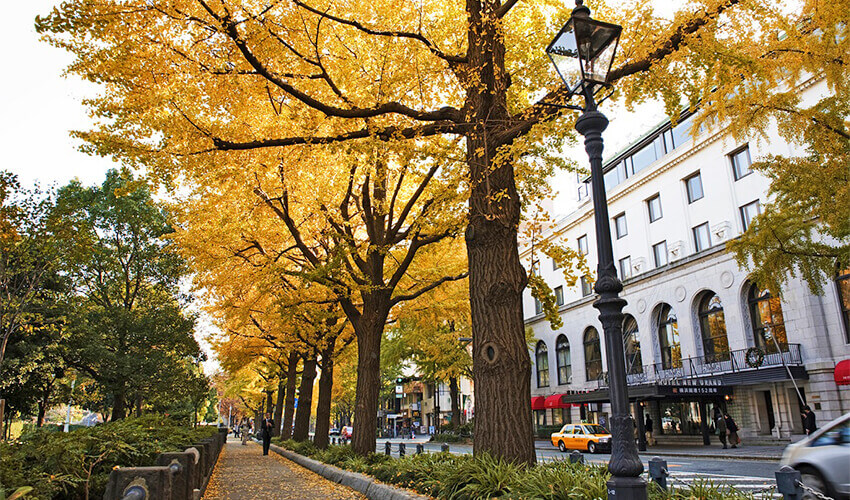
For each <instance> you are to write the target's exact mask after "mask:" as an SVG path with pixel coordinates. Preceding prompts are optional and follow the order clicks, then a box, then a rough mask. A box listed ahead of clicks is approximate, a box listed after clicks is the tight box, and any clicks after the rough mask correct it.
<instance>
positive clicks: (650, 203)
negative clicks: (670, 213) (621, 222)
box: [646, 195, 663, 222]
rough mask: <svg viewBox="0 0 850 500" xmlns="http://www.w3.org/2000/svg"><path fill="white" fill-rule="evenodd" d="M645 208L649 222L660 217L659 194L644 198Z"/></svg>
mask: <svg viewBox="0 0 850 500" xmlns="http://www.w3.org/2000/svg"><path fill="white" fill-rule="evenodd" d="M646 209H647V211H648V212H649V222H655V221H657V220H658V219H660V218H661V217H662V215H663V214H662V213H661V195H655V196H653V197H652V198H650V199H648V200H646Z"/></svg>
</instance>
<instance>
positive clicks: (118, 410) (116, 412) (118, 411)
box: [112, 389, 124, 422]
mask: <svg viewBox="0 0 850 500" xmlns="http://www.w3.org/2000/svg"><path fill="white" fill-rule="evenodd" d="M122 418H124V389H121V390H120V391H116V393H115V395H114V400H113V401H112V421H113V422H115V421H116V420H121V419H122Z"/></svg>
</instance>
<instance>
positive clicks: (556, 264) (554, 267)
mask: <svg viewBox="0 0 850 500" xmlns="http://www.w3.org/2000/svg"><path fill="white" fill-rule="evenodd" d="M560 268H561V266H559V265H558V261H557V260H555V259H552V270H553V271H557V270H558V269H560Z"/></svg>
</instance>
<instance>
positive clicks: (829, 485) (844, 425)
mask: <svg viewBox="0 0 850 500" xmlns="http://www.w3.org/2000/svg"><path fill="white" fill-rule="evenodd" d="M779 465H780V466H782V465H790V466H791V467H793V468H795V469H797V470H798V471H800V474H801V476H802V482H803V484H805V485H806V486H808V487H809V488H811V489H813V490H816V491H818V492H820V493H823V494H824V495H826V496H830V497H832V498H835V499H839V498H845V499H847V498H850V413H848V414H846V415H844V416H843V417H839V418H837V419H835V420H833V421H832V422H829V423H828V424H826V425H824V426H823V427H821V428H820V429H818V430H817V431H815V432H814V433H812V435H811V436H808V437H807V438H806V439H803V440H802V441H799V442H797V443H794V444H791V445H788V447H787V448H785V451H784V452H783V453H782V460H781V461H780V463H779ZM803 498H815V497H814V496H813V495H811V493H805V494H804V496H803Z"/></svg>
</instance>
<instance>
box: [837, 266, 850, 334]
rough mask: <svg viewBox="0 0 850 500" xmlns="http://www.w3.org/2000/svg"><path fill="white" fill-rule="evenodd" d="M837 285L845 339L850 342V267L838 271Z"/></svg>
mask: <svg viewBox="0 0 850 500" xmlns="http://www.w3.org/2000/svg"><path fill="white" fill-rule="evenodd" d="M835 285H836V286H837V287H838V300H839V304H838V305H839V306H840V307H841V315H842V316H843V319H844V340H845V342H850V267H848V268H847V269H844V270H841V271H838V276H837V277H836V278H835Z"/></svg>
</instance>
